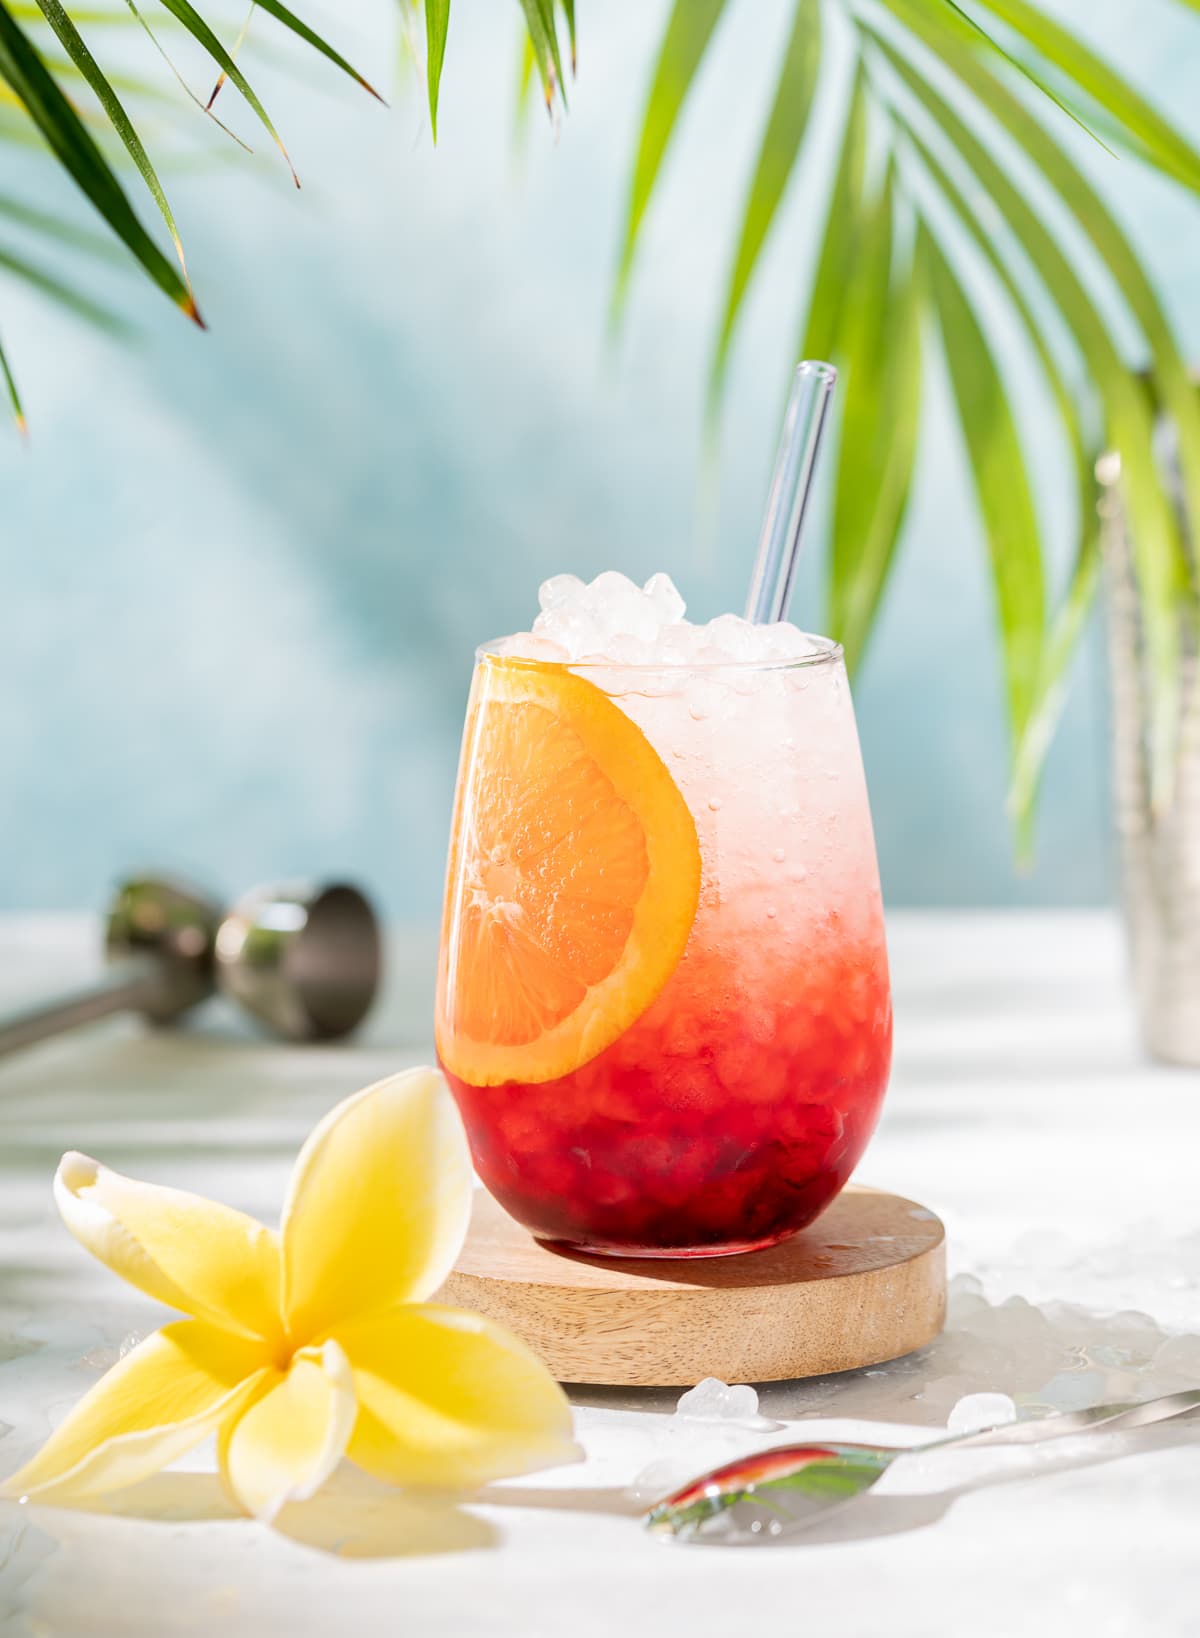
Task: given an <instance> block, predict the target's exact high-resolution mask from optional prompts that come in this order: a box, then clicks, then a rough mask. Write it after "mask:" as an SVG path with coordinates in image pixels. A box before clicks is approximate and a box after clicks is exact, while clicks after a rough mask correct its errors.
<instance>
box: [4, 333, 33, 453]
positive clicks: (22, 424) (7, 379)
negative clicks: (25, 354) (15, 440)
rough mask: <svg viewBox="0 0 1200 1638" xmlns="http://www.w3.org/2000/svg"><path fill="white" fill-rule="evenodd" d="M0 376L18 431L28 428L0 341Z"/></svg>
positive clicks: (14, 381) (15, 382) (10, 368)
mask: <svg viewBox="0 0 1200 1638" xmlns="http://www.w3.org/2000/svg"><path fill="white" fill-rule="evenodd" d="M0 376H3V377H4V390H5V391H6V392H7V394H8V402H9V404H10V405H11V406H12V412H13V420H14V421H15V422H16V424H17V431H18V432H25V431H27V430H28V428H27V425H26V421H25V411H24V409H23V407H22V405H21V394H20V393H19V392H18V390H17V381H16V377H15V376H14V375H13V372H12V366H11V365H10V364H9V362H8V354H7V353H6V352H5V351H4V343H3V342H0Z"/></svg>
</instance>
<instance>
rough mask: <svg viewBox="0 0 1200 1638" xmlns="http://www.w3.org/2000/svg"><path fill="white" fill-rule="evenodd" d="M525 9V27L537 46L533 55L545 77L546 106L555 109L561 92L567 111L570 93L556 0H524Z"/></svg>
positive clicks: (540, 72) (522, 6)
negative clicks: (565, 75) (556, 18)
mask: <svg viewBox="0 0 1200 1638" xmlns="http://www.w3.org/2000/svg"><path fill="white" fill-rule="evenodd" d="M521 9H522V10H523V11H524V13H525V27H526V29H527V30H528V31H529V39H530V42H531V43H532V45H533V55H534V57H535V59H536V60H537V66H538V73H539V74H540V75H541V79H542V89H543V91H544V92H545V96H546V107H547V108H552V107H553V105H554V93H555V90H556V89H557V91H558V94H559V96H560V97H561V98H562V100H563V107H564V108H565V107H566V106H567V93H566V88H565V87H564V85H563V71H562V57H561V55H560V53H559V49H558V24H557V22H556V21H555V17H554V0H521Z"/></svg>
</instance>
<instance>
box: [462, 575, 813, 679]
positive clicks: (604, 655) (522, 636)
mask: <svg viewBox="0 0 1200 1638" xmlns="http://www.w3.org/2000/svg"><path fill="white" fill-rule="evenodd" d="M538 603H539V605H540V607H541V613H540V614H539V615H538V617H537V619H536V620H535V621H534V622H533V629H532V631H522V632H518V633H517V634H516V636H514V637H506V638H505V639H504V640H503V641H502V642H501V643H499V644H498V645H497V647H496V649H495V650H494V652H496V653H498V654H505V655H511V656H514V657H519V658H522V659H529V660H556V661H560V662H561V661H570V662H571V663H573V664H585V665H586V664H588V663H593V664H600V663H606V664H612V663H614V662H616V663H618V664H620V665H631V666H633V665H668V666H676V665H730V664H737V663H738V662H739V661H741V662H745V661H750V662H755V663H758V664H771V663H786V662H787V661H789V660H800V659H805V658H807V657H810V656H812V655H813V654H815V653H818V652H821V650H822V645H821V644H819V643H818V642H817V641H816V640H815V639H814V638H812V637H810V636H808V635H807V634H806V633H805V632H803V631H800V630H799V629H798V628H797V627H796V626H793V625H789V624H788V623H787V622H781V623H780V624H778V625H772V626H755V625H751V623H750V622H749V621H748V620H743V619H742V617H741V616H740V615H738V614H721V615H718V616H717V618H716V619H715V620H710V621H709V622H708V624H707V625H693V624H692V623H691V622H690V621H689V620H686V619H685V618H684V615H685V613H686V610H687V605H686V604H685V602H684V600H683V598H682V597H681V596H680V594H679V591H678V590H677V588H676V586H675V583H674V582H673V581H672V579H671V577H670V575H669V574H652V575H651V576H650V578H649V580H647V581H646V583H645V585H644V586H638V585H637V584H636V583H635V582H634V581H632V580H630V579H629V578H628V577H627V576H626V575H623V574H617V573H616V572H615V570H612V569H609V570H606V571H605V572H604V573H603V574H598V575H597V576H596V578H595V579H594V580H592V581H589V582H585V581H583V580H580V579H579V577H578V576H577V575H573V574H557V575H554V576H553V577H552V578H551V579H550V580H545V581H543V582H542V585H541V588H540V589H539V591H538Z"/></svg>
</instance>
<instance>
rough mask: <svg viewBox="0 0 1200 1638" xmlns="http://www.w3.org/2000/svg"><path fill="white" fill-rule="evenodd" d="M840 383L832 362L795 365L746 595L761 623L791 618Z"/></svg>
mask: <svg viewBox="0 0 1200 1638" xmlns="http://www.w3.org/2000/svg"><path fill="white" fill-rule="evenodd" d="M836 383H837V371H836V370H835V369H834V367H833V365H832V364H821V363H819V362H817V361H816V360H815V359H811V358H806V359H805V360H804V362H803V363H802V364H797V366H796V373H795V376H794V377H793V379H792V392H791V396H790V398H789V399H788V406H787V413H786V414H785V416H784V418H783V434H782V436H781V438H780V440H779V453H778V454H777V455H776V457H775V471H774V472H773V473H772V475H771V488H770V490H769V492H768V494H767V510H766V513H765V515H764V517H763V523H762V533H761V534H760V535H759V538H758V557H757V558H756V559H755V563H754V574H753V576H752V578H751V581H750V595H749V597H748V598H747V600H746V618H747V620H751V621H753V623H754V624H755V625H756V626H765V625H772V624H774V622H775V621H777V620H786V619H787V611H788V604H789V603H790V602H791V600H792V588H793V583H794V581H795V578H796V564H797V561H798V560H799V556H800V537H801V535H802V534H803V532H804V519H805V516H806V515H807V512H808V502H809V496H810V495H811V493H812V481H813V473H814V471H815V470H816V465H817V460H818V458H819V456H820V451H821V434H822V432H823V431H824V430H825V422H826V419H827V416H828V410H829V400H830V397H831V396H832V394H833V389H834V386H835V385H836Z"/></svg>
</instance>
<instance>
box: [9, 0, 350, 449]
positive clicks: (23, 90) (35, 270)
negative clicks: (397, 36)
mask: <svg viewBox="0 0 1200 1638" xmlns="http://www.w3.org/2000/svg"><path fill="white" fill-rule="evenodd" d="M155 4H156V8H157V9H159V10H161V11H162V12H163V13H164V14H165V15H164V17H163V18H159V19H156V24H157V23H162V22H164V21H165V23H166V24H167V26H168V27H170V28H172V29H176V30H178V32H179V35H180V37H183V36H185V35H187V36H190V37H191V38H192V39H194V40H195V41H197V42H198V43H199V44H200V46H201V47H202V48H203V49H204V50H205V52H206V53H207V54H208V55H209V57H211V59H212V60H213V61H214V62H215V63H216V64H217V66H218V68H219V69H220V70H221V72H222V73H223V74H225V75H227V76H228V78H229V79H230V80H231V81H232V82H233V84H234V85H235V86H236V87H237V89H238V90H239V91H240V92H241V93H242V95H243V97H244V98H245V99H246V101H247V102H248V103H249V105H250V107H251V108H252V110H253V111H254V113H255V115H256V117H257V118H258V119H259V120H260V121H261V122H262V123H263V125H264V126H265V127H266V128H267V129H268V130H269V131H270V132H271V134H272V136H273V137H275V139H276V140H277V141H279V138H278V133H277V132H276V131H275V127H274V126H273V125H272V123H271V121H270V118H269V116H268V115H267V113H266V110H265V108H264V107H263V105H262V103H261V102H260V101H259V99H258V97H257V95H256V94H255V92H254V90H253V88H252V87H251V86H250V84H249V82H248V80H247V79H246V77H245V75H244V74H243V73H242V71H241V70H240V69H239V68H238V66H237V63H236V62H235V61H234V60H233V57H232V54H231V53H230V52H229V51H228V50H227V48H226V47H225V46H224V44H223V43H222V41H221V39H220V36H219V34H218V32H217V27H218V25H217V24H215V23H213V22H210V21H208V20H207V19H206V18H205V17H204V16H202V15H201V13H200V12H199V11H198V10H197V9H196V7H195V6H193V5H192V4H191V3H190V0H155ZM257 6H258V9H260V10H262V11H263V12H265V13H266V14H267V15H269V16H270V17H272V18H273V19H274V20H275V21H276V22H277V23H278V24H280V25H281V26H282V27H283V28H284V29H285V30H286V31H287V32H288V33H289V34H290V35H291V36H293V37H294V38H295V39H298V40H299V41H300V42H302V44H303V46H304V47H305V48H306V49H307V50H311V51H312V52H314V53H316V54H317V55H318V56H320V57H322V58H324V59H325V60H326V61H327V62H329V63H331V64H333V66H335V67H336V68H337V69H339V70H340V72H341V73H343V74H344V75H347V76H349V77H350V78H351V79H352V80H354V81H355V82H356V83H357V84H358V85H360V86H361V87H363V88H364V89H365V90H367V91H368V92H370V93H371V95H373V96H376V97H377V96H378V93H377V92H376V91H375V90H374V88H373V87H372V86H371V85H370V84H369V82H368V81H367V80H366V79H365V78H364V76H363V75H362V74H360V73H359V72H358V70H357V69H356V68H354V67H353V66H352V65H351V64H350V63H349V62H348V61H347V60H346V59H345V58H344V57H343V56H342V55H341V54H340V52H338V51H337V50H336V48H335V47H334V46H332V45H330V44H329V43H328V42H327V41H326V40H324V39H323V38H322V37H321V36H320V35H318V34H317V33H316V32H315V31H314V30H313V29H312V28H311V27H310V26H309V25H308V24H307V23H306V22H304V21H303V19H301V18H300V17H298V16H297V15H296V14H295V13H294V12H292V11H291V10H289V9H288V8H287V7H286V6H284V5H283V4H281V3H280V0H257ZM139 23H140V24H141V25H142V27H143V28H145V30H146V32H147V33H148V34H150V36H151V38H152V39H154V41H155V44H156V45H158V46H159V49H160V50H161V49H162V47H161V43H160V42H159V40H158V38H157V31H156V28H152V27H151V25H150V23H149V21H148V19H147V18H145V17H144V16H143V14H142V11H141V10H140V9H139V8H138V6H137V4H136V3H135V0H113V3H112V4H110V5H108V6H105V5H102V4H95V3H92V4H81V5H75V4H73V3H72V0H0V146H3V147H4V148H8V149H14V148H16V147H18V146H20V147H25V146H30V145H36V146H42V147H44V148H46V149H48V150H49V153H50V155H51V157H52V158H53V160H54V161H56V162H57V165H58V166H59V168H60V169H61V170H62V172H64V173H65V174H66V175H67V176H68V177H69V178H70V179H71V181H72V182H73V183H74V184H75V186H76V188H77V189H78V190H79V192H80V193H81V194H82V196H83V199H84V200H85V201H86V202H87V205H88V207H89V208H90V209H91V210H93V211H95V212H96V213H98V216H99V218H100V220H101V223H102V224H103V229H105V230H107V233H108V234H111V237H106V236H105V233H104V232H101V233H100V234H96V233H92V232H89V230H88V229H86V228H85V227H83V226H81V225H80V224H78V223H76V222H74V221H73V220H72V219H71V218H70V217H69V216H68V215H66V214H64V213H62V212H59V211H58V210H56V209H50V208H47V207H46V206H44V205H43V204H42V203H41V193H40V190H39V196H38V202H37V203H32V202H30V201H29V200H28V199H27V198H24V197H22V196H21V195H20V194H18V193H6V194H4V195H3V196H2V197H0V228H2V227H3V226H4V225H5V224H8V225H11V226H13V227H14V228H16V229H17V230H18V231H19V232H20V233H22V234H23V235H25V236H26V237H29V238H31V239H32V240H33V241H34V243H35V245H39V246H42V247H44V248H45V249H46V250H49V251H51V252H52V253H54V254H55V256H56V257H58V256H59V255H61V253H63V252H64V251H65V252H67V253H69V254H73V255H75V254H81V255H84V256H87V257H93V258H95V257H97V256H98V257H101V258H102V259H104V260H109V259H110V258H111V252H112V251H113V250H114V249H117V248H118V247H121V248H122V249H123V253H124V254H125V255H126V256H128V257H130V258H132V260H131V261H130V262H129V265H131V266H134V267H136V268H139V269H140V271H141V272H142V273H143V274H144V275H146V276H147V277H149V278H150V279H151V280H152V281H153V283H154V284H156V285H157V286H158V288H159V289H160V290H161V291H162V292H163V293H164V294H166V295H167V296H168V297H169V299H170V300H171V301H173V302H174V303H175V304H176V305H177V306H178V307H180V308H181V309H182V310H183V311H184V312H185V313H186V314H188V316H189V317H191V318H193V319H195V320H196V321H197V322H200V318H199V310H198V308H197V305H196V300H195V297H194V295H193V293H192V288H191V284H190V282H189V280H188V277H187V271H186V263H185V259H184V251H183V241H182V235H181V233H180V230H179V226H178V224H177V222H176V219H175V216H174V213H173V211H172V208H171V205H170V203H169V201H168V198H167V195H166V191H165V189H164V187H163V185H162V182H161V180H160V175H159V170H158V168H157V167H156V165H155V163H154V162H153V161H152V159H151V157H150V154H149V151H148V148H147V146H146V143H145V142H144V140H143V137H142V135H141V133H140V131H139V125H140V124H141V123H142V114H143V113H144V112H145V109H146V107H147V105H149V104H152V103H153V102H154V100H155V99H158V98H160V97H161V96H162V92H161V90H160V88H159V86H158V85H157V84H156V83H154V82H153V81H152V80H150V79H147V78H146V77H144V76H137V75H129V74H126V73H122V72H121V71H119V70H116V69H114V68H112V67H111V66H108V65H105V66H102V65H101V63H100V61H99V59H98V57H97V55H96V52H95V50H94V49H93V46H92V45H91V44H90V43H89V41H88V38H87V36H88V35H90V34H91V33H92V32H93V31H103V38H104V39H105V41H106V42H107V41H108V40H109V39H110V38H111V37H113V36H114V34H115V33H116V31H118V30H121V29H124V30H128V29H129V27H130V26H131V25H134V26H136V25H137V24H139ZM168 61H169V59H168ZM217 123H218V124H219V123H220V122H219V121H218V122H217ZM238 140H240V139H238ZM243 146H244V144H243ZM279 146H280V148H281V149H282V148H283V144H282V142H281V141H279ZM120 157H123V158H124V159H125V160H127V161H128V162H129V165H130V174H136V177H137V178H138V180H139V182H140V184H141V185H143V186H144V187H145V189H146V191H147V193H148V194H149V195H150V198H151V200H152V202H153V204H154V206H155V207H156V209H157V211H158V214H159V216H160V217H161V220H162V224H163V226H164V228H165V232H166V237H167V239H168V240H169V242H170V247H171V249H172V251H173V252H174V257H175V260H174V261H173V260H172V259H171V257H170V256H168V255H167V254H166V253H165V252H164V249H163V248H162V247H160V245H159V243H158V240H157V238H156V237H155V235H154V234H153V233H152V232H151V231H150V230H149V228H147V226H146V225H145V224H144V223H143V221H142V219H141V216H140V214H139V212H138V210H137V209H136V207H135V203H134V200H133V198H132V197H131V196H130V194H129V192H128V191H127V188H126V184H125V181H124V180H123V177H122V174H121V167H120ZM22 163H24V161H23V162H22ZM293 174H294V173H293ZM0 272H2V273H5V274H7V275H9V276H11V277H13V278H16V279H19V280H21V281H22V282H24V283H26V284H28V285H31V286H33V287H34V288H36V289H38V290H39V291H40V292H41V294H43V295H44V296H46V297H47V298H49V299H50V300H52V301H54V302H55V303H57V304H58V305H60V306H62V307H64V308H66V309H68V310H70V311H71V312H73V313H75V314H76V315H78V316H81V317H84V318H87V319H88V320H89V321H90V322H94V323H98V324H103V325H105V326H107V327H109V328H111V327H113V326H114V324H116V323H117V322H118V321H117V320H116V319H115V315H113V314H112V313H111V312H110V311H109V310H108V309H107V308H106V307H105V306H104V305H103V304H102V303H100V302H97V301H95V300H94V299H93V298H92V296H91V295H90V293H89V292H88V290H87V289H86V288H85V287H83V286H81V285H80V283H79V281H78V280H73V279H71V278H66V277H62V276H61V275H60V274H59V272H58V271H57V269H52V268H51V267H50V266H48V265H47V264H46V262H45V260H44V259H43V258H39V256H38V255H37V254H36V253H35V252H29V253H27V252H26V251H25V250H23V249H22V248H21V247H20V246H18V245H13V244H11V243H9V242H7V241H4V240H0ZM85 277H86V272H85ZM0 376H2V377H3V383H4V387H5V390H6V392H7V395H8V398H9V401H10V404H11V406H12V408H13V412H14V415H17V416H18V418H19V419H23V417H22V416H21V412H20V410H19V405H20V397H19V394H18V392H17V386H16V382H15V379H14V378H13V374H12V370H11V366H10V361H9V359H8V357H7V356H5V357H2V358H0Z"/></svg>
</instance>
